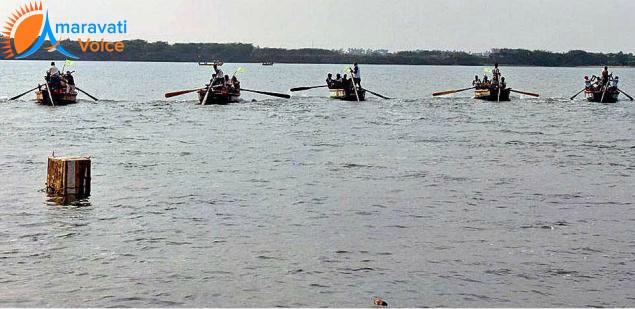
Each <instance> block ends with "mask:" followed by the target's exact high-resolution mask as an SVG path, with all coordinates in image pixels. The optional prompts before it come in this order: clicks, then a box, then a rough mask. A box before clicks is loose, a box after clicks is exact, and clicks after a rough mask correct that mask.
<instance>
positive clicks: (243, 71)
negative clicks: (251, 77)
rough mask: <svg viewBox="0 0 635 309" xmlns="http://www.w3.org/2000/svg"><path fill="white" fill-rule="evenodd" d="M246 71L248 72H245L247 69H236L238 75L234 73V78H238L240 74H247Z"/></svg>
mask: <svg viewBox="0 0 635 309" xmlns="http://www.w3.org/2000/svg"><path fill="white" fill-rule="evenodd" d="M245 71H247V70H245V68H243V67H238V68H237V69H236V73H234V76H236V75H238V74H240V73H245Z"/></svg>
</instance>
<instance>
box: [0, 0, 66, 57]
mask: <svg viewBox="0 0 635 309" xmlns="http://www.w3.org/2000/svg"><path fill="white" fill-rule="evenodd" d="M2 34H3V36H2V37H1V38H0V39H2V43H0V45H2V47H0V48H2V49H3V51H2V53H3V55H4V58H5V59H11V58H15V59H22V58H25V57H28V56H29V55H31V54H33V53H34V52H36V51H37V50H38V49H39V48H40V47H41V46H42V45H43V44H44V41H45V40H46V39H47V38H48V39H49V41H50V42H51V44H52V46H51V47H47V48H46V49H47V50H48V51H55V50H57V51H58V52H60V53H62V54H63V55H65V56H66V57H69V58H74V59H77V58H78V57H77V56H74V55H73V54H71V53H69V52H67V51H66V50H65V49H64V48H63V47H62V46H60V42H59V41H58V40H57V39H56V38H55V36H54V34H53V30H52V29H51V25H50V23H49V14H48V10H46V11H45V10H44V9H43V8H42V2H39V3H37V2H33V3H30V4H28V5H26V4H25V5H24V7H20V8H19V9H17V10H16V11H15V13H13V14H12V16H10V17H9V21H7V23H6V26H5V27H4V29H3V31H2Z"/></svg>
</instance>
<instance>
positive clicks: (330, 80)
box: [326, 73, 333, 89]
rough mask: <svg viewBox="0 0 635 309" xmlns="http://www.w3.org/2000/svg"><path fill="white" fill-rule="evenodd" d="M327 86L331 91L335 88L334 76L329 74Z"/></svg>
mask: <svg viewBox="0 0 635 309" xmlns="http://www.w3.org/2000/svg"><path fill="white" fill-rule="evenodd" d="M326 86H327V87H329V89H331V88H333V74H331V73H329V74H327V75H326Z"/></svg>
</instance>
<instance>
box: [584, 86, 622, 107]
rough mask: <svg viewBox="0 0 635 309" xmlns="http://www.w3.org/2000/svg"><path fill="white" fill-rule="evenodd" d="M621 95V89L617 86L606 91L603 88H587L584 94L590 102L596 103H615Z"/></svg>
mask: <svg viewBox="0 0 635 309" xmlns="http://www.w3.org/2000/svg"><path fill="white" fill-rule="evenodd" d="M619 95H620V92H619V90H617V88H615V87H609V88H608V89H606V92H605V91H604V90H603V89H602V88H586V89H584V96H585V97H586V99H587V101H589V102H596V103H615V102H617V100H618V97H619Z"/></svg>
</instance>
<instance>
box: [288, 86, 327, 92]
mask: <svg viewBox="0 0 635 309" xmlns="http://www.w3.org/2000/svg"><path fill="white" fill-rule="evenodd" d="M323 87H328V85H322V86H310V87H298V88H291V89H290V90H291V92H296V91H304V90H309V89H315V88H323Z"/></svg>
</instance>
